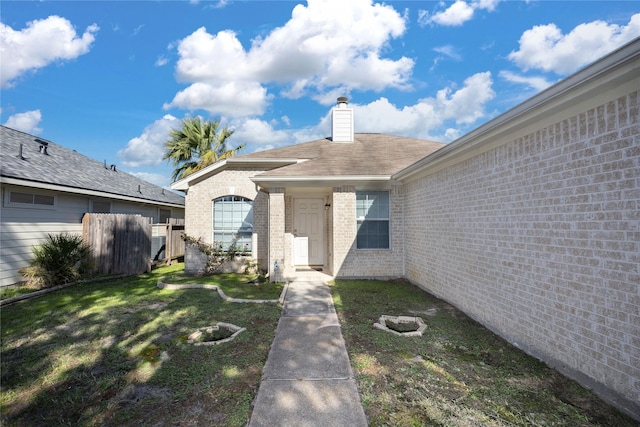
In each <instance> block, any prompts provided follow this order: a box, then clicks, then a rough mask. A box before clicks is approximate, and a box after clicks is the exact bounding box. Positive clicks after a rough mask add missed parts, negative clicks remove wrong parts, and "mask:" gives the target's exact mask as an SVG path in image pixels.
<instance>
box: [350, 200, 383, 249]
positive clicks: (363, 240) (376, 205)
mask: <svg viewBox="0 0 640 427" xmlns="http://www.w3.org/2000/svg"><path fill="white" fill-rule="evenodd" d="M356 220H357V222H358V234H357V238H356V241H357V243H356V244H357V248H358V249H389V192H388V191H356Z"/></svg>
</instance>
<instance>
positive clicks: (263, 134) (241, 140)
mask: <svg viewBox="0 0 640 427" xmlns="http://www.w3.org/2000/svg"><path fill="white" fill-rule="evenodd" d="M232 126H233V129H234V132H233V135H232V136H231V137H230V138H229V142H230V143H232V145H233V146H238V145H240V144H247V148H248V146H249V145H252V146H255V145H261V146H264V145H267V144H275V145H288V144H287V143H289V144H290V143H292V142H297V141H294V140H292V139H291V134H290V133H289V132H287V131H283V130H275V129H274V128H273V126H272V125H271V124H270V123H268V122H265V121H264V120H259V119H248V120H242V121H240V122H238V123H237V124H233V125H232ZM230 127H231V126H230ZM248 152H250V151H249V150H246V149H245V151H244V153H248Z"/></svg>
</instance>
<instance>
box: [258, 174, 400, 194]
mask: <svg viewBox="0 0 640 427" xmlns="http://www.w3.org/2000/svg"><path fill="white" fill-rule="evenodd" d="M251 181H253V182H254V183H255V184H256V185H258V186H260V188H261V189H262V190H264V191H266V192H268V191H269V188H276V187H278V188H304V187H306V188H316V187H339V186H343V185H353V186H357V187H366V188H384V187H387V186H389V185H390V184H392V183H394V182H396V181H395V180H393V179H391V177H390V176H384V175H354V176H254V177H253V178H251Z"/></svg>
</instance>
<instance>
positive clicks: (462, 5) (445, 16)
mask: <svg viewBox="0 0 640 427" xmlns="http://www.w3.org/2000/svg"><path fill="white" fill-rule="evenodd" d="M471 18H473V7H471V6H470V5H469V4H468V3H467V2H466V1H463V0H457V1H456V2H455V3H453V4H452V5H451V6H449V7H448V8H447V9H445V10H444V11H442V12H438V13H435V14H433V15H432V16H431V17H430V18H428V20H427V22H428V23H436V24H439V25H444V26H459V25H462V24H464V23H465V22H467V21H469V20H470V19H471Z"/></svg>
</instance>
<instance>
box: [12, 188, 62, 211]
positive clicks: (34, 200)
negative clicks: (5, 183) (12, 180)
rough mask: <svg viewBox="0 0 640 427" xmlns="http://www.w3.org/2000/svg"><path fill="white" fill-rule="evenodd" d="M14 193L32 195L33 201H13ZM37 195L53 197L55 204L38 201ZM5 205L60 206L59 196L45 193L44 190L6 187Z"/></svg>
mask: <svg viewBox="0 0 640 427" xmlns="http://www.w3.org/2000/svg"><path fill="white" fill-rule="evenodd" d="M12 194H24V195H29V196H31V200H32V201H31V203H22V202H12V201H11V195H12ZM36 197H51V198H52V199H53V204H41V203H36ZM4 205H5V207H8V208H22V209H44V210H54V209H56V208H57V206H58V197H57V196H55V195H52V194H44V193H43V192H39V191H29V190H11V189H6V191H5V199H4Z"/></svg>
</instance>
